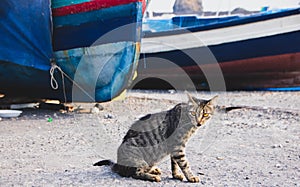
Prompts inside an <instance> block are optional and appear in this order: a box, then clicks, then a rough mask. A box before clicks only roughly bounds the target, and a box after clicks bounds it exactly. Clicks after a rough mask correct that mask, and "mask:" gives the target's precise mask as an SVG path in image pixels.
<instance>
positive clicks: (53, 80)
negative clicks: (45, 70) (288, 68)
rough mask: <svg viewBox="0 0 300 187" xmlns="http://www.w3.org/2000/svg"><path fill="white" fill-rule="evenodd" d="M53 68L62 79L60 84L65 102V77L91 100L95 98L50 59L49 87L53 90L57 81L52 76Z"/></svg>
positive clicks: (56, 87)
mask: <svg viewBox="0 0 300 187" xmlns="http://www.w3.org/2000/svg"><path fill="white" fill-rule="evenodd" d="M55 70H58V71H59V72H60V74H61V80H62V86H63V94H64V100H65V103H66V102H67V94H66V87H65V77H66V78H67V79H68V80H69V81H71V82H72V84H74V85H75V86H77V87H78V88H79V89H80V90H81V91H82V92H83V93H84V94H85V95H87V96H88V97H89V98H90V99H91V100H92V101H94V100H95V98H93V97H92V96H91V95H90V94H89V93H88V92H87V91H86V90H85V89H83V88H82V87H81V86H80V85H79V84H78V83H76V82H75V81H74V80H73V79H72V78H71V77H69V76H68V75H67V74H66V73H65V72H64V71H63V70H62V69H61V68H60V67H59V66H57V64H56V63H55V62H54V60H52V61H51V68H50V76H51V80H50V84H51V87H52V88H53V89H54V90H57V89H58V82H57V80H56V79H55V77H54V73H55Z"/></svg>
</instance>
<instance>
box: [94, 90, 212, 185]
mask: <svg viewBox="0 0 300 187" xmlns="http://www.w3.org/2000/svg"><path fill="white" fill-rule="evenodd" d="M188 96H189V102H188V103H180V104H177V105H176V106H175V107H174V108H172V109H171V110H168V111H163V112H160V113H156V114H148V115H146V116H144V117H142V118H140V119H139V120H138V121H136V122H135V123H134V124H133V125H132V126H131V128H130V129H129V130H128V132H127V134H126V135H125V137H124V139H123V142H122V144H121V145H120V147H119V148H118V160H117V163H113V162H112V161H109V160H104V161H100V162H97V163H96V164H94V165H96V166H101V165H110V166H111V167H112V170H113V171H114V172H116V173H118V174H119V175H121V176H123V177H133V178H136V179H142V180H149V181H156V182H159V181H160V180H161V178H160V174H161V171H160V169H159V168H157V167H156V164H157V163H159V162H160V161H161V160H162V159H163V158H165V157H167V156H170V159H171V167H172V175H173V178H175V179H179V180H183V179H184V177H185V178H186V179H187V180H188V181H189V182H199V178H198V177H197V176H195V175H194V174H193V173H192V171H191V169H190V164H189V162H188V161H187V159H186V154H185V147H186V143H187V142H188V140H189V139H190V137H191V136H192V135H193V134H194V133H195V132H196V130H197V129H198V128H199V127H200V126H201V125H203V124H204V123H205V122H206V121H207V120H208V119H209V118H210V117H211V115H212V114H213V111H214V105H213V100H214V98H213V99H211V100H200V99H197V98H195V97H193V96H191V95H189V94H188ZM180 170H181V171H182V173H183V174H181V172H180Z"/></svg>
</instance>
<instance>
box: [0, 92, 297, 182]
mask: <svg viewBox="0 0 300 187" xmlns="http://www.w3.org/2000/svg"><path fill="white" fill-rule="evenodd" d="M192 94H193V95H195V96H198V97H203V98H210V97H212V96H214V95H219V98H218V106H219V107H222V106H226V107H230V106H242V108H240V109H235V110H231V111H229V112H224V110H219V111H217V112H216V113H215V115H214V116H213V118H212V119H211V121H210V122H209V123H208V124H206V125H204V126H203V127H201V129H200V130H199V131H198V133H197V134H196V135H195V136H194V137H193V138H192V139H191V140H190V142H189V143H188V146H187V157H188V160H189V161H190V163H191V167H192V170H193V172H194V173H195V174H197V175H199V176H200V180H201V181H200V183H198V184H191V183H188V182H186V181H177V180H173V179H172V175H171V170H170V160H169V159H165V160H164V161H163V162H162V163H161V164H160V165H159V167H160V168H161V169H162V171H163V174H162V181H161V182H160V183H152V182H146V181H141V180H135V179H132V178H121V177H120V176H118V175H117V174H114V173H112V172H111V170H110V169H109V168H108V167H93V166H92V164H93V163H94V162H96V161H99V160H101V159H113V160H116V151H117V147H118V145H119V144H120V142H121V140H122V138H123V136H124V134H125V133H126V131H127V129H128V127H129V126H130V124H131V123H132V122H133V121H135V120H137V119H138V118H139V117H141V116H142V115H145V114H148V113H154V112H159V111H162V110H166V109H170V108H171V107H172V106H174V105H175V104H176V103H178V102H182V101H187V98H186V96H185V94H184V93H177V92H175V93H174V92H142V91H131V92H130V93H128V94H127V97H126V99H125V100H122V101H114V102H108V103H103V104H102V106H103V107H104V109H103V110H101V111H100V112H98V113H92V114H78V113H66V114H62V113H60V112H58V111H49V110H41V109H36V110H33V109H27V110H23V113H22V115H21V116H20V117H18V118H9V119H7V118H2V120H1V121H0V186H130V187H134V186H300V92H222V93H210V92H197V93H192ZM79 105H82V106H83V107H85V108H89V107H92V106H93V104H79V103H75V104H74V106H79ZM49 119H52V121H51V120H49Z"/></svg>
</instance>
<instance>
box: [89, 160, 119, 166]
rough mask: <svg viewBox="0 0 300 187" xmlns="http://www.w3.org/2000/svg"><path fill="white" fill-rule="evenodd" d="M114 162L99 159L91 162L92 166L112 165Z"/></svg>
mask: <svg viewBox="0 0 300 187" xmlns="http://www.w3.org/2000/svg"><path fill="white" fill-rule="evenodd" d="M114 165H115V163H114V162H113V161H111V160H101V161H99V162H96V163H95V164H93V166H110V167H112V166H114Z"/></svg>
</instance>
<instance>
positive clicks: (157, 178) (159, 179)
mask: <svg viewBox="0 0 300 187" xmlns="http://www.w3.org/2000/svg"><path fill="white" fill-rule="evenodd" d="M152 181H154V182H160V181H161V178H160V176H158V175H154V176H153V177H152Z"/></svg>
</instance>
